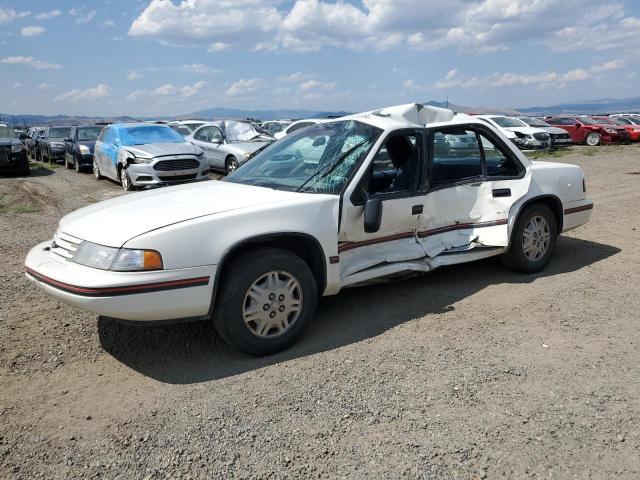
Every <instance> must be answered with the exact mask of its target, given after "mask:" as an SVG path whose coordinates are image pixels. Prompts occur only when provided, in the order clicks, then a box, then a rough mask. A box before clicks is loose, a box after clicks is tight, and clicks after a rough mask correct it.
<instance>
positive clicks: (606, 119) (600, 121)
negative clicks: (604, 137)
mask: <svg viewBox="0 0 640 480" xmlns="http://www.w3.org/2000/svg"><path fill="white" fill-rule="evenodd" d="M594 120H595V121H596V122H598V123H600V124H603V123H607V124H609V125H615V122H614V121H613V120H612V119H611V118H594Z"/></svg>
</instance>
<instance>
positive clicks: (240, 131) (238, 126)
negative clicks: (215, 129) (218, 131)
mask: <svg viewBox="0 0 640 480" xmlns="http://www.w3.org/2000/svg"><path fill="white" fill-rule="evenodd" d="M224 135H225V137H226V139H227V142H248V141H249V140H253V139H254V138H257V137H259V136H260V133H259V132H258V131H256V129H255V128H253V127H252V126H251V124H250V123H244V122H232V121H226V122H224Z"/></svg>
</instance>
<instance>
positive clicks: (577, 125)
mask: <svg viewBox="0 0 640 480" xmlns="http://www.w3.org/2000/svg"><path fill="white" fill-rule="evenodd" d="M573 126H574V127H581V126H582V125H581V124H579V123H574V124H573Z"/></svg>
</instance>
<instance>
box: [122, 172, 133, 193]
mask: <svg viewBox="0 0 640 480" xmlns="http://www.w3.org/2000/svg"><path fill="white" fill-rule="evenodd" d="M120 185H122V189H123V190H124V191H125V192H130V191H132V190H133V189H134V186H133V183H131V177H130V176H129V172H127V169H126V168H124V167H120Z"/></svg>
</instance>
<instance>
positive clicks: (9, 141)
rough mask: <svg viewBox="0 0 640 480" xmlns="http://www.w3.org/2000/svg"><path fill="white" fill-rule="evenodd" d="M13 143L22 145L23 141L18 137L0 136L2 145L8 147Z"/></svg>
mask: <svg viewBox="0 0 640 480" xmlns="http://www.w3.org/2000/svg"><path fill="white" fill-rule="evenodd" d="M11 145H22V142H21V141H20V140H18V139H17V138H0V146H3V147H7V146H11Z"/></svg>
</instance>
